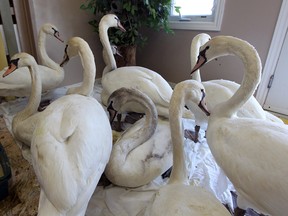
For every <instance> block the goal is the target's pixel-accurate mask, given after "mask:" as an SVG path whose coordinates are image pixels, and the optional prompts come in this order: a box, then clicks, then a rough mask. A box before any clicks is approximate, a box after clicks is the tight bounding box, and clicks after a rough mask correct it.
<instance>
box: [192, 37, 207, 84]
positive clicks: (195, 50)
mask: <svg viewBox="0 0 288 216" xmlns="http://www.w3.org/2000/svg"><path fill="white" fill-rule="evenodd" d="M210 39H211V37H210V35H208V34H206V33H200V34H197V35H196V36H195V37H194V38H193V39H192V42H191V48H190V59H191V69H192V68H193V67H194V65H195V64H196V62H197V56H198V54H199V49H200V47H201V46H202V45H203V44H205V43H206V42H207V41H209V40H210ZM191 77H192V79H194V80H197V81H199V82H201V75H200V70H199V69H198V70H197V71H195V72H194V73H193V74H192V76H191Z"/></svg>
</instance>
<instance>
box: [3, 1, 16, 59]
mask: <svg viewBox="0 0 288 216" xmlns="http://www.w3.org/2000/svg"><path fill="white" fill-rule="evenodd" d="M0 13H1V18H2V22H3V30H4V35H5V41H6V45H7V49H8V53H9V55H10V56H12V55H14V54H16V53H18V52H19V49H18V45H17V39H16V34H15V31H14V24H13V19H12V14H11V9H10V3H9V0H1V1H0Z"/></svg>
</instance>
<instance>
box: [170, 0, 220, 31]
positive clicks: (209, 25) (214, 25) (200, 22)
mask: <svg viewBox="0 0 288 216" xmlns="http://www.w3.org/2000/svg"><path fill="white" fill-rule="evenodd" d="M214 7H215V9H214V11H213V13H212V15H209V16H190V17H189V18H191V21H180V20H179V19H178V20H175V16H170V17H169V24H170V27H171V29H184V30H208V31H220V30H221V25H222V19H223V14H224V9H225V0H215V6H214ZM184 17H187V16H184Z"/></svg>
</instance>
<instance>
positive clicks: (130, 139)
mask: <svg viewBox="0 0 288 216" xmlns="http://www.w3.org/2000/svg"><path fill="white" fill-rule="evenodd" d="M135 102H136V103H139V104H140V105H141V106H142V107H143V111H142V112H143V113H145V116H144V117H143V118H142V119H140V120H138V121H137V122H136V123H134V124H133V125H132V126H131V127H130V128H128V129H126V130H125V131H124V132H123V133H122V134H121V136H120V138H119V139H118V140H117V141H116V142H115V143H114V145H113V149H112V153H111V156H110V160H109V163H108V164H107V167H106V169H105V175H106V177H107V178H108V179H109V180H110V181H111V182H112V183H113V184H115V185H119V186H124V187H139V186H142V185H145V184H148V183H149V182H151V181H152V180H153V179H155V178H157V177H158V176H160V175H161V174H162V173H164V172H165V171H166V170H167V169H168V168H170V167H171V166H172V144H171V134H170V127H169V121H167V120H163V119H161V118H160V117H159V118H158V115H157V110H156V108H155V105H154V103H153V101H152V100H151V99H150V98H149V97H148V96H146V95H145V94H143V93H142V92H140V91H139V90H137V89H128V88H120V89H118V90H116V91H114V92H113V93H112V94H111V95H110V97H109V99H108V105H109V106H108V108H107V109H108V111H109V113H111V112H112V111H114V112H115V111H116V112H115V115H116V113H117V112H121V113H123V112H125V111H126V109H127V107H128V106H129V104H130V103H135ZM115 115H112V114H111V116H112V119H113V116H115Z"/></svg>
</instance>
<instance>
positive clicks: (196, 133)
mask: <svg viewBox="0 0 288 216" xmlns="http://www.w3.org/2000/svg"><path fill="white" fill-rule="evenodd" d="M199 131H200V126H198V125H195V128H194V131H191V130H187V129H186V130H185V131H184V137H185V138H187V139H190V140H192V141H193V142H195V143H197V142H199V140H198V138H199Z"/></svg>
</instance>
